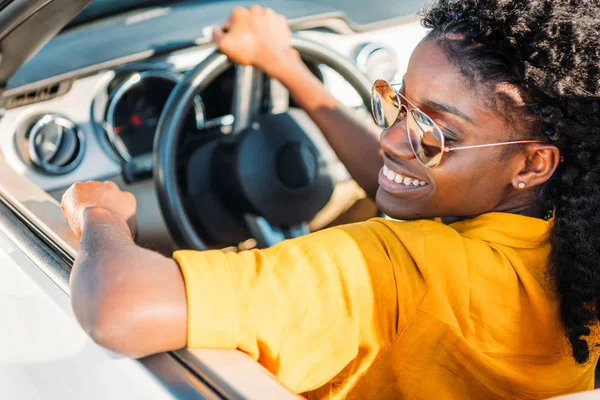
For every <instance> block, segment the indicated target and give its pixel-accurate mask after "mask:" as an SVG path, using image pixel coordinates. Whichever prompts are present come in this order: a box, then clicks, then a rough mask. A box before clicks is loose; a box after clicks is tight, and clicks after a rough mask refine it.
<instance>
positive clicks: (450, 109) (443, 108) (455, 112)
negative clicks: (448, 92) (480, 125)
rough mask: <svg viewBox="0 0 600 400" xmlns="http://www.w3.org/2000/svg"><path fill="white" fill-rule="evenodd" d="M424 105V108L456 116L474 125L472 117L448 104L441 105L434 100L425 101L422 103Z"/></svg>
mask: <svg viewBox="0 0 600 400" xmlns="http://www.w3.org/2000/svg"><path fill="white" fill-rule="evenodd" d="M422 104H423V107H426V108H431V109H433V110H436V111H439V112H443V113H448V114H452V115H456V116H457V117H460V118H462V119H464V120H465V121H467V122H470V123H473V119H472V118H471V117H469V116H468V115H467V114H465V113H463V112H462V111H460V110H459V109H458V108H456V107H452V106H449V105H447V104H441V103H438V102H435V101H432V100H425V101H424V102H422Z"/></svg>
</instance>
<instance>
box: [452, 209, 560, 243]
mask: <svg viewBox="0 0 600 400" xmlns="http://www.w3.org/2000/svg"><path fill="white" fill-rule="evenodd" d="M553 222H554V219H551V220H549V221H545V220H543V219H539V218H532V217H525V216H523V215H517V214H509V213H498V212H494V213H487V214H483V215H480V216H478V217H476V218H472V219H468V220H464V221H460V222H455V223H453V224H450V227H451V228H453V229H454V230H456V231H457V232H458V233H459V234H460V235H461V236H464V237H470V238H473V239H480V240H483V241H486V242H490V243H498V244H501V245H505V246H510V247H515V248H523V249H533V248H536V247H540V246H542V245H544V244H547V243H548V239H549V237H550V230H551V229H552V224H553Z"/></svg>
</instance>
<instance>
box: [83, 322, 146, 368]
mask: <svg viewBox="0 0 600 400" xmlns="http://www.w3.org/2000/svg"><path fill="white" fill-rule="evenodd" d="M81 327H82V328H83V330H84V331H85V332H86V333H87V334H88V336H89V337H90V338H91V339H92V340H93V341H94V342H95V343H96V344H97V345H99V346H101V347H103V348H105V349H107V350H110V351H112V352H113V353H117V354H120V355H122V356H125V357H131V358H141V357H144V356H146V355H147V354H140V353H139V351H138V349H136V348H135V344H134V341H133V338H132V336H133V335H132V334H131V333H130V332H129V331H128V330H127V329H126V328H124V327H122V326H119V323H117V322H116V320H112V321H111V319H110V318H109V319H106V320H105V319H99V320H97V321H91V322H88V323H86V324H81Z"/></svg>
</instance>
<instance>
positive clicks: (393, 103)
mask: <svg viewBox="0 0 600 400" xmlns="http://www.w3.org/2000/svg"><path fill="white" fill-rule="evenodd" d="M371 108H372V110H373V119H374V120H375V123H376V124H377V125H379V126H380V127H382V128H389V127H390V126H392V125H393V124H394V122H396V118H397V117H398V113H399V111H400V101H399V99H398V96H397V95H396V91H395V90H394V89H393V88H392V87H391V86H390V85H389V84H388V83H387V82H386V81H383V80H377V81H375V83H374V84H373V89H372V91H371Z"/></svg>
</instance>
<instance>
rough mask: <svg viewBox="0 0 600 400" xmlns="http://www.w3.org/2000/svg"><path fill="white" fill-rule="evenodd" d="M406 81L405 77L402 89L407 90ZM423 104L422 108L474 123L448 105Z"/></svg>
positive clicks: (427, 102) (427, 101)
mask: <svg viewBox="0 0 600 400" xmlns="http://www.w3.org/2000/svg"><path fill="white" fill-rule="evenodd" d="M404 79H405V77H404V76H403V77H402V83H401V85H402V87H404V88H405V87H406V82H405V80H404ZM421 104H422V107H426V108H431V109H432V110H436V111H438V112H443V113H447V114H452V115H456V116H457V117H459V118H462V119H464V120H465V121H467V122H469V123H471V124H472V123H473V119H472V118H471V117H469V116H468V115H467V114H465V113H464V112H462V111H460V110H459V109H458V108H456V107H452V106H449V105H447V104H442V103H438V102H436V101H432V100H425V101H424V102H421Z"/></svg>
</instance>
